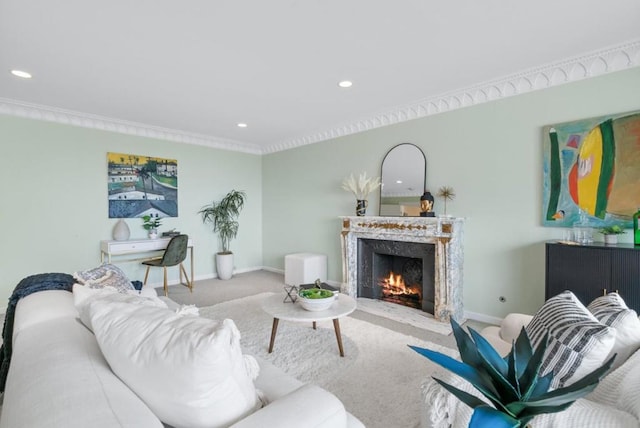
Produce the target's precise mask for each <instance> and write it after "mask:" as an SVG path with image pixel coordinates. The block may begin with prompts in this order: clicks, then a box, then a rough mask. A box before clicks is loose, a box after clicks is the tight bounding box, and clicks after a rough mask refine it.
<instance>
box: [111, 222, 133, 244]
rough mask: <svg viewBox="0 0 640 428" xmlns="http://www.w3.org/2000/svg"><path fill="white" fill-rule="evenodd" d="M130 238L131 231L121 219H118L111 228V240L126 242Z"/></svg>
mask: <svg viewBox="0 0 640 428" xmlns="http://www.w3.org/2000/svg"><path fill="white" fill-rule="evenodd" d="M129 236H131V231H130V230H129V226H128V225H127V222H126V221H124V220H123V219H118V221H117V222H116V225H115V226H114V227H113V239H114V240H116V241H126V240H127V239H129Z"/></svg>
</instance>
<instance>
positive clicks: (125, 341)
mask: <svg viewBox="0 0 640 428" xmlns="http://www.w3.org/2000/svg"><path fill="white" fill-rule="evenodd" d="M90 316H91V324H92V325H93V328H94V333H95V335H96V339H97V341H98V344H99V345H100V349H101V350H102V353H103V354H104V356H105V358H106V360H107V361H108V362H109V365H110V366H111V369H112V370H113V371H114V372H115V373H116V375H118V377H119V378H120V379H122V381H123V382H125V383H126V384H127V385H128V386H129V387H130V388H131V389H132V390H133V391H134V392H135V393H136V394H137V395H138V396H139V397H140V398H141V399H142V400H143V401H144V402H145V403H146V404H147V405H148V406H149V408H150V409H151V410H152V411H153V412H154V414H156V415H157V416H158V418H160V420H162V422H164V423H166V424H168V425H171V426H173V427H175V428H183V427H184V428H186V427H189V428H200V427H202V428H215V427H226V426H229V425H231V424H233V423H234V422H236V421H238V420H240V419H243V418H244V417H246V416H247V415H249V414H250V413H252V412H254V411H255V410H257V408H258V407H259V406H260V401H259V400H258V397H257V394H256V390H255V387H254V385H253V382H252V380H251V378H250V376H249V375H248V374H247V370H246V368H245V359H244V358H243V355H242V351H241V349H240V333H239V332H238V329H237V328H236V326H235V324H234V323H233V321H231V320H224V321H223V322H219V321H213V320H209V319H205V318H199V317H194V316H181V315H179V314H176V313H175V312H173V311H171V310H169V309H162V308H155V307H147V306H133V305H131V304H126V303H110V302H105V301H102V300H97V301H95V302H93V303H91V304H90Z"/></svg>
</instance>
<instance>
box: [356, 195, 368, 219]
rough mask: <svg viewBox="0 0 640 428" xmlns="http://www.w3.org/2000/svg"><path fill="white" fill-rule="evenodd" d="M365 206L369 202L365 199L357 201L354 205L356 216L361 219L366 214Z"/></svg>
mask: <svg viewBox="0 0 640 428" xmlns="http://www.w3.org/2000/svg"><path fill="white" fill-rule="evenodd" d="M367 205H369V201H367V200H366V199H358V200H357V203H356V215H357V216H359V217H362V216H363V215H365V214H366V213H367Z"/></svg>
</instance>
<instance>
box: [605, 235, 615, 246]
mask: <svg viewBox="0 0 640 428" xmlns="http://www.w3.org/2000/svg"><path fill="white" fill-rule="evenodd" d="M604 243H605V244H609V245H614V244H617V243H618V235H604Z"/></svg>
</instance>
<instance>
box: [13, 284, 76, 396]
mask: <svg viewBox="0 0 640 428" xmlns="http://www.w3.org/2000/svg"><path fill="white" fill-rule="evenodd" d="M74 282H75V280H74V279H73V276H71V275H69V274H66V273H41V274H37V275H31V276H28V277H26V278H24V279H23V280H22V281H20V282H19V283H18V285H16V288H15V289H14V290H13V293H12V294H11V297H9V305H8V306H7V313H6V315H5V318H4V328H3V330H2V339H3V341H4V342H3V344H2V347H0V359H1V361H2V363H1V365H0V392H4V386H5V383H6V381H7V373H8V372H9V364H10V363H11V351H12V347H13V344H12V343H11V342H12V339H13V318H14V315H15V312H16V304H17V303H18V300H20V299H22V298H23V297H25V296H28V295H29V294H31V293H35V292H37V291H44V290H66V291H71V290H72V287H73V283H74Z"/></svg>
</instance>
